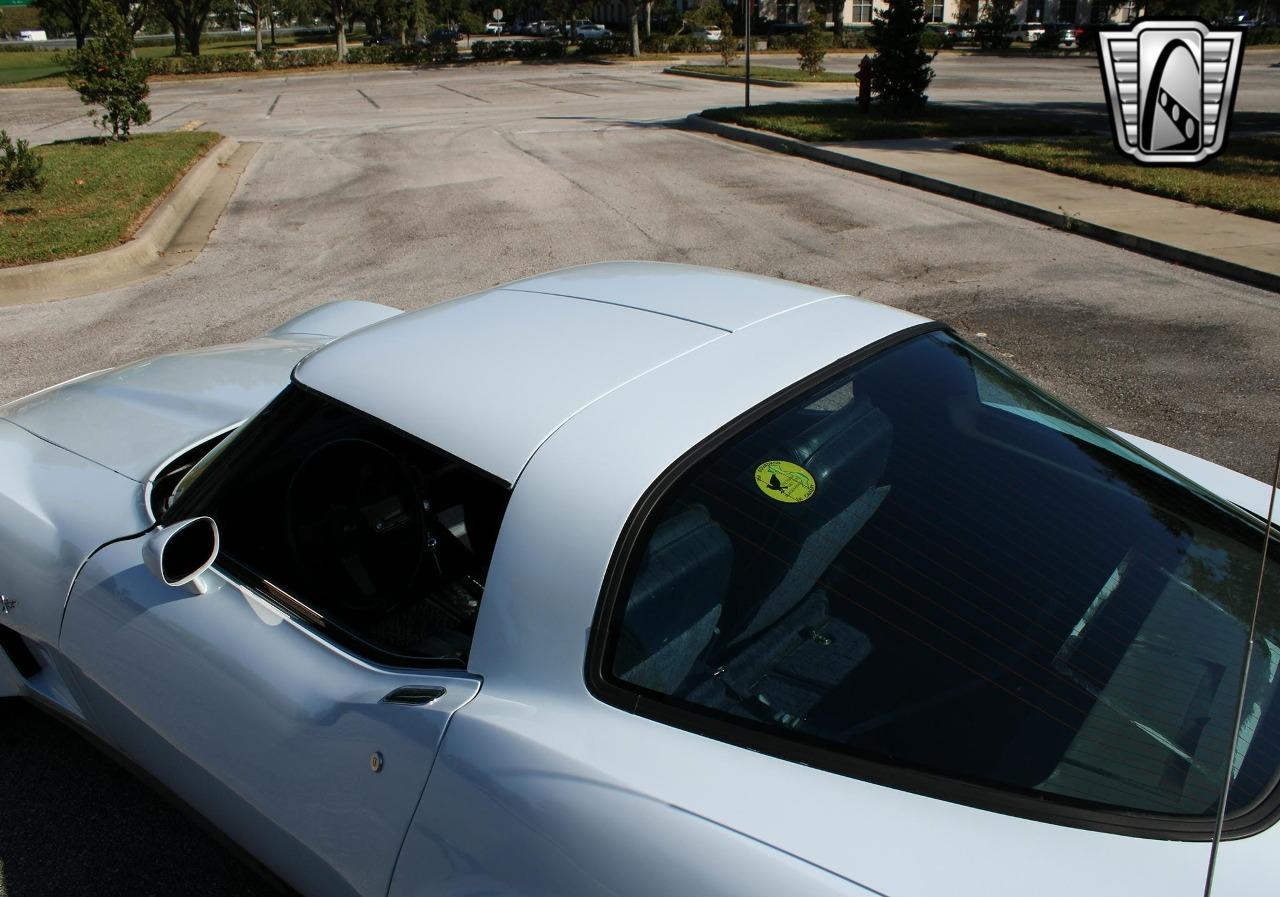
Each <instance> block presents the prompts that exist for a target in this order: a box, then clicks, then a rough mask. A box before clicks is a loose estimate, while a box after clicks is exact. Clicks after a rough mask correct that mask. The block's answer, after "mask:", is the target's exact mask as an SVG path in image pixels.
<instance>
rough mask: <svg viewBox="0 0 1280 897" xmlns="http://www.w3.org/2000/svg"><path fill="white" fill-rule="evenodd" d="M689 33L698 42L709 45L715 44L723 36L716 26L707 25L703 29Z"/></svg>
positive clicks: (696, 29)
mask: <svg viewBox="0 0 1280 897" xmlns="http://www.w3.org/2000/svg"><path fill="white" fill-rule="evenodd" d="M690 33H691V34H692V35H693V36H694V37H696V38H698V39H699V40H705V41H710V42H711V43H715V42H716V41H718V40H720V39H721V38H722V37H723V36H724V35H723V33H722V32H721V31H720V28H719V26H717V25H708V26H706V27H705V28H695V29H693V31H692V32H690Z"/></svg>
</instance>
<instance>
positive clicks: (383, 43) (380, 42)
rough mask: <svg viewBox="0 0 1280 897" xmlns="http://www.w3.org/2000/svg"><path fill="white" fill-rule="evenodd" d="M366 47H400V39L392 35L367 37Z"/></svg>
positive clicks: (365, 40)
mask: <svg viewBox="0 0 1280 897" xmlns="http://www.w3.org/2000/svg"><path fill="white" fill-rule="evenodd" d="M364 45H365V46H366V47H398V46H400V38H399V37H396V36H394V35H391V34H380V35H378V36H377V37H366V38H365V39H364Z"/></svg>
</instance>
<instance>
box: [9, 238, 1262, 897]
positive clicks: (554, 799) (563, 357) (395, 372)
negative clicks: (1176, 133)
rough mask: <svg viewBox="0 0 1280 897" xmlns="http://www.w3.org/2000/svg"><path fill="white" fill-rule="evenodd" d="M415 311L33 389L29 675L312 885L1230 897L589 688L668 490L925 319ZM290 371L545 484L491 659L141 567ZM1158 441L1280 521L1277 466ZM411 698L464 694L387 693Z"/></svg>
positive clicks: (17, 484) (734, 283)
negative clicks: (589, 669) (400, 648)
mask: <svg viewBox="0 0 1280 897" xmlns="http://www.w3.org/2000/svg"><path fill="white" fill-rule="evenodd" d="M397 314H398V313H397V312H396V311H395V310H394V309H389V308H387V307H385V306H371V305H369V304H367V303H336V304H333V305H330V306H326V307H323V308H320V309H316V310H313V311H312V312H308V313H306V314H303V315H301V316H299V317H297V318H295V319H293V320H292V321H290V322H288V323H286V324H284V325H281V327H279V328H277V329H276V330H274V331H272V333H271V334H269V335H268V336H267V337H264V338H262V339H260V340H254V341H251V342H249V343H246V344H243V345H241V346H232V347H220V348H215V349H209V350H201V351H197V352H193V353H186V354H183V355H176V356H167V357H164V358H161V359H157V360H154V361H151V362H143V363H140V364H137V365H131V366H128V367H126V368H122V369H119V370H117V371H111V372H105V373H100V374H97V375H92V376H88V377H85V378H80V380H78V381H75V382H72V383H71V384H69V385H67V386H65V387H64V388H62V389H51V390H46V391H44V392H42V393H38V394H36V395H35V396H32V397H28V398H27V399H25V400H21V401H20V402H18V403H15V404H13V405H9V406H6V407H5V408H3V409H0V572H2V573H3V577H4V581H3V582H0V586H3V589H4V591H5V594H6V595H11V594H12V595H16V596H17V597H19V598H20V606H19V610H18V612H17V613H16V614H12V615H10V616H8V617H6V618H5V620H4V623H5V625H6V626H12V628H14V629H15V630H16V631H18V632H19V633H21V634H22V635H23V636H24V637H26V638H28V639H29V640H30V641H31V642H32V643H33V644H34V645H35V647H36V648H37V650H38V652H39V654H40V660H41V661H42V664H48V667H47V671H46V670H42V671H41V673H40V674H39V675H37V676H35V677H33V678H31V679H23V678H22V677H21V676H19V675H18V674H17V672H16V670H15V669H14V668H13V667H12V666H11V665H9V664H8V662H7V661H5V660H4V658H3V655H2V654H0V695H4V694H15V693H16V694H24V695H27V696H37V695H38V696H43V697H44V698H45V699H46V700H47V701H51V702H53V703H54V704H56V705H59V706H61V707H63V708H64V709H65V710H66V711H67V712H68V713H69V714H70V715H72V716H73V717H76V718H79V719H81V720H82V721H83V722H84V723H85V724H86V725H87V726H88V727H89V728H90V729H91V730H92V731H93V732H95V733H96V734H97V735H99V736H100V737H102V738H103V739H105V740H106V741H107V742H108V743H109V744H111V745H112V746H114V747H115V748H117V749H118V750H120V751H121V752H123V753H124V754H126V755H127V756H128V757H130V758H131V759H133V760H134V761H135V762H137V763H138V764H139V765H141V766H142V767H143V768H144V769H146V770H147V771H148V772H149V773H150V774H151V775H153V776H155V777H156V778H157V779H159V780H160V782H161V783H162V784H164V785H165V786H166V787H168V788H169V789H170V790H172V791H174V792H175V793H177V794H178V795H179V796H180V797H182V798H183V799H184V800H186V801H187V802H188V803H190V804H191V805H192V806H194V807H195V808H197V809H198V810H199V811H200V812H201V813H202V814H204V815H205V816H207V817H208V818H209V819H210V820H211V821H212V822H213V823H214V824H215V825H216V826H217V827H218V828H220V829H221V830H222V831H224V832H226V833H227V834H228V835H230V836H231V837H232V838H233V839H234V840H236V841H237V842H239V843H240V844H241V845H243V846H245V847H246V848H248V849H249V850H250V851H251V852H252V853H254V854H255V855H256V856H257V857H258V858H259V859H260V860H262V861H263V862H264V863H266V864H267V865H268V866H269V867H270V868H271V869H272V870H274V871H275V872H276V873H277V874H278V875H280V876H281V877H282V878H284V879H285V880H286V881H287V882H288V883H289V884H291V885H292V886H293V887H295V888H297V889H299V890H300V891H302V892H304V893H307V894H316V895H329V894H332V895H360V897H384V895H388V894H389V895H391V897H428V895H429V897H438V895H459V897H461V895H474V894H486V895H506V897H516V895H529V897H533V895H539V897H542V895H545V897H579V895H581V897H588V895H600V894H615V895H634V897H651V895H654V894H666V893H670V894H690V895H693V894H696V895H719V894H723V895H726V897H728V895H733V897H774V895H777V894H779V893H789V892H796V893H800V894H805V895H814V897H827V895H836V894H842V895H850V897H852V895H859V897H864V895H867V894H879V895H889V897H937V895H939V894H946V895H949V897H950V895H954V897H995V895H1007V897H1022V895H1027V894H1035V895H1049V897H1068V895H1071V897H1077V895H1084V894H1087V895H1090V897H1110V895H1115V897H1120V895H1124V897H1132V895H1133V894H1138V893H1152V894H1161V895H1171V897H1192V895H1199V894H1201V893H1202V891H1203V875H1204V872H1205V867H1206V863H1207V860H1208V854H1209V846H1208V844H1206V843H1203V842H1190V841H1163V840H1156V839H1148V838H1138V837H1127V836H1122V835H1116V834H1108V833H1104V832H1099V831H1091V830H1086V829H1083V828H1072V827H1067V826H1059V825H1053V824H1049V823H1045V822H1037V821H1032V820H1028V819H1024V818H1019V817H1014V816H1010V815H1004V814H1001V813H997V812H993V811H988V810H982V809H977V808H974V807H970V806H966V805H963V804H959V803H952V802H948V801H943V800H939V799H935V798H930V797H925V796H921V795H917V794H914V793H909V792H906V791H902V790H897V789H895V788H892V787H888V786H884V785H877V784H873V783H870V782H866V781H862V780H859V779H855V778H851V777H847V776H842V775H837V774H834V773H830V772H826V771H824V770H821V769H817V768H812V767H808V766H804V765H802V764H799V763H792V762H788V761H785V760H781V759H778V758H775V757H772V756H767V755H765V754H761V753H755V752H752V751H749V750H746V749H744V748H742V747H739V746H736V745H731V744H728V743H724V742H720V741H717V740H714V739H712V738H708V737H704V736H701V735H697V734H694V733H691V732H687V731H684V730H682V729H678V728H675V727H672V726H667V725H663V724H661V723H658V722H655V721H654V720H650V719H648V718H645V717H641V716H638V715H634V714H631V713H628V712H626V711H625V710H622V709H619V708H617V707H614V706H612V705H610V704H607V703H604V702H603V701H601V700H598V699H596V698H595V697H593V696H592V695H591V694H590V692H589V690H588V688H587V684H586V680H585V675H584V672H585V666H586V650H587V644H588V639H589V637H590V634H591V628H592V626H593V623H594V620H595V614H596V611H597V605H598V603H599V599H600V595H601V590H602V585H603V582H604V579H605V576H606V573H607V569H608V565H609V563H610V561H611V559H612V557H613V555H614V551H615V548H616V546H617V543H618V540H619V538H620V536H621V534H622V533H623V530H624V528H625V526H626V524H627V521H628V519H629V517H630V515H631V514H632V512H633V510H634V508H635V507H636V505H637V502H639V501H640V499H641V497H642V496H643V495H644V494H645V493H646V492H647V491H648V490H649V489H650V487H651V486H652V485H653V484H654V483H655V482H656V481H657V480H658V479H659V478H660V477H661V476H662V475H663V473H664V472H665V471H666V470H667V469H668V468H669V467H670V466H671V465H672V464H673V463H674V462H675V461H677V460H678V459H680V458H681V457H682V456H684V455H685V454H686V453H687V452H688V451H689V450H690V448H691V447H693V446H695V445H698V444H699V443H701V442H702V441H703V440H704V439H706V438H707V437H708V436H709V435H710V434H712V433H714V432H715V431H717V430H718V429H719V428H721V427H723V426H725V425H726V424H729V423H730V422H732V421H733V420H735V419H736V418H738V417H739V416H740V415H741V414H743V413H744V412H745V411H747V410H748V409H751V408H753V407H754V406H756V405H758V404H759V403H761V402H763V401H765V400H767V399H769V398H770V397H772V396H775V395H777V394H778V393H779V392H780V391H781V390H784V389H786V388H787V387H789V386H791V385H792V384H794V383H796V382H797V381H800V380H803V379H804V378H805V377H807V376H809V375H811V374H814V373H815V372H818V371H821V370H822V369H823V368H825V367H826V366H828V365H830V364H832V363H834V362H836V361H838V360H840V359H843V358H845V357H847V356H848V355H849V354H850V353H851V352H854V351H856V350H858V349H859V348H866V347H873V346H874V344H875V343H877V341H879V340H881V339H885V338H891V337H895V336H898V335H900V334H902V332H903V331H904V330H907V329H909V328H913V327H915V326H917V325H927V324H928V322H927V321H926V320H925V319H923V318H919V317H916V316H914V315H911V314H908V313H905V312H902V311H900V310H896V309H892V308H888V307H885V306H882V305H878V304H876V303H871V302H866V301H863V300H858V299H853V298H850V297H847V296H842V295H833V294H831V293H830V292H828V291H825V290H819V289H815V288H810V287H801V286H797V285H793V284H785V283H783V282H781V281H773V280H770V279H768V278H760V277H754V276H750V275H740V274H734V273H731V272H715V271H708V270H706V269H697V268H691V267H688V266H681V265H656V264H653V265H651V264H641V263H614V264H606V265H595V266H586V267H582V268H574V269H568V270H566V271H561V272H555V273H552V274H549V275H543V276H541V277H535V278H529V279H527V280H523V281H519V282H517V283H514V284H510V285H507V286H505V287H502V288H498V289H494V290H489V291H486V292H483V293H478V294H475V295H472V296H469V297H464V298H463V299H461V300H456V301H454V302H451V303H447V304H444V305H440V306H434V307H431V308H428V309H424V310H421V311H417V312H414V313H411V314H408V315H404V316H403V317H399V318H397V319H396V320H387V319H388V318H391V317H394V316H396V315H397ZM357 329H358V330H360V331H361V332H359V333H355V334H353V335H351V336H349V337H347V338H344V339H341V340H339V341H337V342H335V343H333V344H332V345H329V346H327V347H325V348H322V349H319V350H318V351H313V350H315V349H316V347H317V346H320V345H323V344H324V343H325V342H327V341H328V340H329V339H331V338H332V337H334V336H337V335H339V333H347V332H349V331H352V330H357ZM299 359H304V360H302V361H301V362H300V363H299ZM295 365H296V366H295ZM291 370H292V371H293V376H294V377H295V379H296V380H297V382H298V383H299V384H301V385H302V386H304V387H307V388H310V389H313V390H316V391H318V392H320V393H323V394H325V395H328V396H330V397H332V398H334V399H336V400H338V401H340V402H343V403H345V404H347V405H349V406H351V407H353V408H355V409H357V410H358V411H361V412H363V413H366V414H369V415H372V416H373V417H375V418H378V419H380V420H382V421H385V422H386V423H388V424H390V425H392V426H394V427H397V428H399V429H401V430H403V431H405V432H407V433H409V434H411V435H413V436H415V437H417V438H419V439H421V440H423V441H425V442H427V443H429V444H431V445H434V446H437V447H439V448H441V449H443V450H445V451H447V452H450V453H452V454H454V455H456V456H458V457H459V458H461V459H463V460H465V461H467V462H469V463H470V464H472V465H474V466H476V467H478V468H479V469H481V470H484V471H487V472H488V473H490V474H492V475H494V476H495V477H498V478H500V479H502V480H504V481H506V482H508V483H514V484H515V485H514V489H513V491H512V494H511V498H510V502H509V505H508V507H507V510H506V514H505V517H504V519H503V522H502V526H501V531H500V533H499V536H498V541H497V546H496V549H495V552H494V555H493V560H492V563H491V565H490V567H489V571H488V576H487V580H486V583H485V593H484V600H483V603H482V604H481V606H480V610H479V617H478V621H477V625H476V630H475V634H474V641H473V644H472V649H471V654H470V660H469V665H468V670H467V671H462V670H457V671H445V670H409V669H391V668H386V667H382V666H378V665H376V664H372V663H369V662H367V661H365V660H362V659H361V658H359V657H357V656H355V655H353V654H352V653H351V652H349V651H347V650H345V649H342V648H340V647H338V646H336V645H335V644H333V643H332V642H331V641H329V640H328V639H327V638H325V637H324V636H323V635H322V634H320V633H319V632H317V631H315V630H313V629H311V628H310V627H309V626H308V625H307V624H305V623H303V622H300V621H299V620H298V619H297V618H295V617H293V616H290V615H289V614H287V613H286V612H284V611H283V610H281V609H279V608H278V607H277V606H276V605H275V604H272V603H270V602H269V601H268V600H266V599H265V598H263V597H260V596H259V595H257V594H256V593H253V592H252V591H250V590H249V589H247V588H246V587H244V586H242V585H240V584H239V583H237V582H236V581H235V580H234V579H233V578H231V577H230V576H228V575H227V574H225V573H222V572H219V571H218V569H217V568H216V567H215V568H214V569H213V570H211V571H209V572H207V573H205V574H203V575H202V583H203V584H204V585H205V586H206V587H207V593H206V594H202V595H197V594H194V593H193V592H192V591H190V590H187V589H182V588H169V587H166V586H164V585H163V584H161V583H160V582H159V581H158V580H157V579H155V578H154V577H153V576H151V574H149V573H148V572H147V571H146V569H145V568H144V566H143V562H142V543H143V542H144V540H145V536H140V535H138V534H139V533H140V532H141V531H142V530H144V529H146V528H147V527H148V526H149V525H150V524H151V520H150V518H149V517H148V516H147V513H146V510H145V508H144V507H143V500H144V495H145V485H146V483H147V482H148V481H149V480H150V478H151V477H153V476H154V475H155V472H156V469H157V467H158V466H159V465H160V464H161V462H162V461H164V460H165V459H167V458H172V457H174V456H175V454H176V453H178V452H181V451H182V450H183V449H185V448H187V447H190V446H192V445H195V444H198V443H199V442H200V441H202V440H204V439H208V438H209V437H210V436H211V435H213V434H216V433H218V432H220V431H221V430H223V429H225V428H226V427H228V426H230V425H232V424H234V423H235V422H237V421H239V420H242V419H243V418H245V417H246V416H248V415H249V414H250V413H251V412H252V411H253V410H254V409H256V408H258V407H260V406H261V405H263V404H264V403H265V402H266V401H268V400H269V399H270V398H271V397H272V396H274V395H275V394H276V393H277V392H278V391H279V390H280V389H281V388H282V387H283V386H284V385H285V384H286V383H287V382H288V379H289V376H290V371H291ZM37 434H38V435H37ZM1130 438H1131V439H1132V441H1133V442H1134V443H1135V444H1136V445H1138V446H1139V447H1140V448H1143V449H1144V450H1146V451H1147V452H1149V453H1150V454H1152V455H1154V456H1156V457H1157V458H1159V459H1161V460H1163V461H1165V462H1166V463H1168V464H1169V465H1170V466H1172V467H1174V468H1175V469H1178V470H1179V471H1180V472H1182V473H1183V474H1184V475H1186V476H1188V477H1189V478H1191V479H1194V480H1196V481H1198V482H1200V483H1202V484H1204V485H1205V486H1206V487H1208V488H1210V489H1212V490H1213V491H1216V492H1219V494H1222V495H1224V496H1225V497H1227V498H1229V499H1230V500H1232V501H1235V502H1236V503H1237V504H1239V505H1240V506H1241V507H1244V508H1246V509H1248V510H1251V511H1254V512H1255V513H1264V512H1265V508H1264V509H1263V511H1262V512H1259V511H1258V510H1257V508H1258V507H1259V504H1258V502H1259V500H1260V498H1261V497H1262V496H1263V495H1264V494H1265V488H1266V487H1264V486H1263V485H1262V484H1260V483H1258V482H1257V481H1254V480H1251V479H1249V478H1247V477H1242V476H1241V475H1239V474H1234V473H1232V472H1231V471H1226V470H1225V469H1224V468H1220V467H1217V466H1216V465H1212V464H1209V463H1208V462H1204V461H1201V460H1200V459H1196V458H1193V457H1192V456H1188V455H1185V454H1184V453H1180V452H1176V451H1174V450H1172V449H1167V448H1165V447H1163V446H1159V445H1157V444H1154V443H1150V442H1148V441H1146V440H1141V439H1136V438H1132V437H1130ZM55 443H56V445H55ZM58 446H62V447H61V448H59V447H58ZM81 455H83V457H81ZM90 458H92V459H94V460H88V459H90ZM211 469H212V468H211ZM86 495H91V496H93V501H87V502H86V501H85V500H84V497H85V496H86ZM549 521H550V523H551V524H553V525H549ZM168 522H170V523H171V522H172V521H168ZM113 540H115V541H113ZM77 571H80V572H79V574H78V575H77ZM73 578H74V585H73ZM68 592H70V601H69V602H67V600H66V599H67V597H68ZM64 608H65V615H64ZM482 677H483V685H482ZM402 685H415V686H416V685H430V686H438V687H443V688H444V689H445V694H444V696H442V697H441V698H440V699H438V700H437V701H433V702H431V703H430V704H428V705H426V706H398V705H389V704H386V703H384V702H383V701H382V698H383V697H384V696H385V695H386V694H387V693H388V692H389V691H391V690H392V689H394V688H397V687H400V686H402ZM446 727H447V728H446ZM374 751H378V752H381V754H382V755H383V757H384V758H385V766H384V767H383V768H382V770H381V771H380V772H375V771H374V770H373V769H372V768H371V766H370V757H371V754H372V753H373V752H374ZM402 844H403V846H402ZM1218 875H1219V884H1218V887H1217V889H1216V890H1215V893H1216V894H1220V895H1230V897H1245V895H1253V894H1259V895H1261V894H1264V893H1270V892H1271V891H1273V890H1274V882H1275V881H1276V880H1280V832H1277V831H1276V829H1275V828H1274V827H1273V828H1270V829H1267V830H1265V831H1263V832H1262V833H1260V834H1256V835H1253V836H1251V837H1248V838H1244V839H1242V840H1240V841H1235V842H1231V843H1228V844H1225V845H1224V846H1223V853H1222V858H1221V862H1220V865H1219V872H1218Z"/></svg>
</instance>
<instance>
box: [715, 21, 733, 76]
mask: <svg viewBox="0 0 1280 897" xmlns="http://www.w3.org/2000/svg"><path fill="white" fill-rule="evenodd" d="M717 49H718V50H719V51H720V64H721V65H724V66H730V65H733V63H734V61H735V60H736V59H737V58H738V40H737V38H735V37H734V36H733V16H731V15H729V14H728V13H727V12H726V13H725V14H724V15H722V16H720V46H719V47H717Z"/></svg>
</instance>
